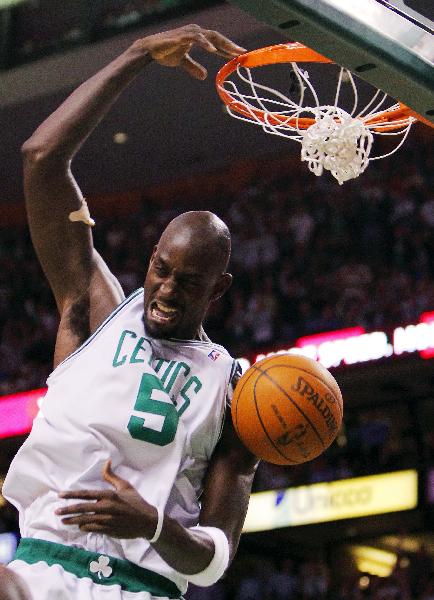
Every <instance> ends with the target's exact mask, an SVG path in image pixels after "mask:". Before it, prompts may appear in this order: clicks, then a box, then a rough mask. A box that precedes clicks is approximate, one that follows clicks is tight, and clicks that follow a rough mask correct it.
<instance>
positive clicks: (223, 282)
mask: <svg viewBox="0 0 434 600" xmlns="http://www.w3.org/2000/svg"><path fill="white" fill-rule="evenodd" d="M232 280H233V277H232V275H231V274H230V273H222V274H221V275H220V276H219V278H218V280H217V283H216V284H215V286H214V290H213V293H212V296H211V302H214V301H215V300H218V298H220V297H221V296H223V294H225V293H226V292H227V291H228V289H229V288H230V287H231V285H232Z"/></svg>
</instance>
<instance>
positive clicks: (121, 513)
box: [56, 415, 258, 585]
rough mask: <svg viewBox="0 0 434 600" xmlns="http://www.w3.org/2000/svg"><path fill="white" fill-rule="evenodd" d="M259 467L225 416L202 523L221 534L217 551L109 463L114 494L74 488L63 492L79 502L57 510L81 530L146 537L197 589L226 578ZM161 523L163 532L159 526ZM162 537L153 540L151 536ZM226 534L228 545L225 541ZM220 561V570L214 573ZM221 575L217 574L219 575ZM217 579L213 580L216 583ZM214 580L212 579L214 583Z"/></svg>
mask: <svg viewBox="0 0 434 600" xmlns="http://www.w3.org/2000/svg"><path fill="white" fill-rule="evenodd" d="M257 464H258V459H257V458H256V457H254V456H253V455H252V454H250V452H249V451H248V450H247V449H246V448H245V447H244V446H243V445H242V444H241V442H240V441H239V439H238V437H237V435H236V433H235V431H234V428H233V425H232V421H231V418H230V415H228V416H227V418H226V422H225V426H224V428H223V434H222V437H221V439H220V441H219V443H218V445H217V448H216V450H215V452H214V454H213V457H212V459H211V463H210V466H209V468H208V472H207V476H206V480H205V488H204V493H203V495H202V507H201V512H200V519H199V524H200V525H201V526H202V527H205V528H206V527H210V528H211V527H214V528H217V529H219V530H220V532H215V530H213V531H214V534H215V533H218V534H219V539H220V542H222V541H223V544H220V546H219V551H218V552H216V547H215V544H214V540H213V538H212V537H210V535H209V531H206V529H205V530H200V529H197V528H195V527H192V528H188V527H184V526H183V525H181V523H179V522H178V521H177V520H176V519H173V518H172V517H169V516H168V515H161V517H162V521H160V520H159V516H158V511H157V509H156V508H155V507H154V506H152V505H150V504H149V503H148V502H146V500H144V498H142V496H141V495H140V494H139V493H138V492H137V490H136V489H135V488H134V487H133V486H132V485H131V484H130V483H129V482H128V481H126V480H124V479H122V478H121V477H119V476H118V475H116V474H115V473H114V472H113V471H112V469H111V465H110V461H108V463H107V464H106V465H105V467H104V469H103V476H104V479H105V480H106V481H108V482H109V483H110V484H111V485H112V486H113V487H114V488H115V489H114V490H70V491H65V492H61V493H60V496H61V497H62V498H64V499H66V500H79V502H78V503H75V504H68V505H66V506H64V507H62V508H59V509H57V510H56V514H57V515H59V516H60V517H61V518H62V523H63V524H64V525H70V526H78V527H79V528H80V529H81V531H86V532H88V531H94V532H99V533H105V534H106V535H108V536H111V537H117V538H123V539H126V538H138V537H144V538H145V539H148V540H151V543H152V545H153V547H154V548H155V550H156V551H157V552H158V553H159V555H160V556H161V557H162V558H163V560H165V561H166V562H167V564H169V565H170V566H171V567H172V568H173V569H175V570H176V571H178V572H179V573H182V574H184V575H185V576H186V578H187V579H189V580H190V581H192V582H193V583H198V584H199V585H211V583H213V581H216V580H217V579H218V578H219V577H220V576H221V575H222V574H223V571H224V568H225V565H226V562H227V561H226V559H227V553H226V549H227V548H228V547H229V560H232V558H233V557H234V555H235V552H236V549H237V546H238V542H239V539H240V534H241V529H242V527H243V523H244V518H245V515H246V512H247V507H248V503H249V496H250V490H251V487H252V481H253V476H254V473H255V470H256V467H257ZM158 523H160V525H161V526H162V528H161V530H160V529H159V526H158V525H157V524H158ZM158 531H160V533H159V537H158V539H157V541H155V542H153V541H152V538H153V537H155V536H156V535H157V536H158V533H157V532H158ZM222 536H226V539H227V543H226V542H225V540H224V537H223V538H222ZM223 555H224V556H225V557H226V558H225V560H220V559H219V560H217V562H218V563H219V561H220V563H219V564H221V565H222V566H221V568H220V569H214V568H213V565H215V564H216V559H218V557H219V556H220V557H222V556H223ZM216 573H217V575H216ZM213 577H214V579H212V578H213ZM210 580H211V581H210Z"/></svg>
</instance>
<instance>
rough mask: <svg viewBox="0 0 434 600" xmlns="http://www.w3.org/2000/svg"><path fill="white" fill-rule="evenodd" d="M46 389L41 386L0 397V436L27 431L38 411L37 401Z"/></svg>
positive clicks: (22, 433) (4, 436) (21, 433)
mask: <svg viewBox="0 0 434 600" xmlns="http://www.w3.org/2000/svg"><path fill="white" fill-rule="evenodd" d="M46 391H47V388H41V389H38V390H31V391H29V392H19V393H18V394H10V395H9V396H2V397H1V398H0V438H6V437H12V436H14V435H24V434H26V433H29V431H30V430H31V428H32V424H33V419H34V418H35V417H36V415H37V414H38V411H39V407H38V401H39V400H40V399H41V398H43V397H44V396H45V393H46Z"/></svg>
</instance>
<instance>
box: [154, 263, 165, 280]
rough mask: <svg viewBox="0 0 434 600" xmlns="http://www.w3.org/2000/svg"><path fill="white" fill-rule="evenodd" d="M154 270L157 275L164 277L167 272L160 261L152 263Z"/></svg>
mask: <svg viewBox="0 0 434 600" xmlns="http://www.w3.org/2000/svg"><path fill="white" fill-rule="evenodd" d="M154 271H155V273H157V275H158V276H159V277H165V276H166V275H167V274H168V271H167V268H166V267H165V266H164V265H162V264H161V263H156V264H154Z"/></svg>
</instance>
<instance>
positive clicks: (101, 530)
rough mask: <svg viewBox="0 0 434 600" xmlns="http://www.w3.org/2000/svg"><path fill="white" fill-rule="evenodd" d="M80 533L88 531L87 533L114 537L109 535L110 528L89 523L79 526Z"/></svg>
mask: <svg viewBox="0 0 434 600" xmlns="http://www.w3.org/2000/svg"><path fill="white" fill-rule="evenodd" d="M80 531H88V532H95V533H108V534H110V535H111V536H112V537H115V536H114V535H113V534H112V533H111V530H110V527H109V526H108V525H103V524H98V523H91V524H89V525H81V526H80Z"/></svg>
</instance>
